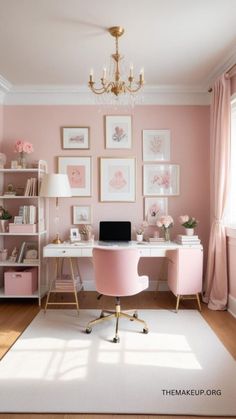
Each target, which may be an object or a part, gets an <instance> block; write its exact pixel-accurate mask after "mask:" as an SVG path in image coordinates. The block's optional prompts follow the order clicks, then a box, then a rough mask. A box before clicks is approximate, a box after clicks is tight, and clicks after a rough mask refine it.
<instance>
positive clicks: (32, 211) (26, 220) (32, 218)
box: [19, 205, 36, 224]
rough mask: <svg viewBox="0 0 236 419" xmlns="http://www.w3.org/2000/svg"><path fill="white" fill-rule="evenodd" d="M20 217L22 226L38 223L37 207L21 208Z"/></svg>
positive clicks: (27, 206)
mask: <svg viewBox="0 0 236 419" xmlns="http://www.w3.org/2000/svg"><path fill="white" fill-rule="evenodd" d="M19 217H21V219H22V224H35V223H36V206H35V205H24V206H20V208H19Z"/></svg>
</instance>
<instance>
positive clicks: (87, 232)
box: [79, 224, 92, 241]
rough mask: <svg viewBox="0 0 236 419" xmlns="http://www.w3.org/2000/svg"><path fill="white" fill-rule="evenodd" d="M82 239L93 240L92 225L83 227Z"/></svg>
mask: <svg viewBox="0 0 236 419" xmlns="http://www.w3.org/2000/svg"><path fill="white" fill-rule="evenodd" d="M79 231H80V235H81V239H82V240H84V241H90V240H92V227H91V225H88V224H86V225H82V226H81V227H80V229H79Z"/></svg>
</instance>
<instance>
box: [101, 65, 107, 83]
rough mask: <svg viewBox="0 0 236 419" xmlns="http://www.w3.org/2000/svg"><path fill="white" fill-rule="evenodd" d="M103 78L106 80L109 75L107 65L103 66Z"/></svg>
mask: <svg viewBox="0 0 236 419" xmlns="http://www.w3.org/2000/svg"><path fill="white" fill-rule="evenodd" d="M102 77H103V79H104V80H105V79H106V77H107V69H106V67H103V75H102Z"/></svg>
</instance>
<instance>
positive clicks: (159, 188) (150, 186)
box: [143, 164, 179, 196]
mask: <svg viewBox="0 0 236 419" xmlns="http://www.w3.org/2000/svg"><path fill="white" fill-rule="evenodd" d="M143 193H144V195H146V196H155V195H158V196H160V195H164V196H165V195H166V196H171V195H179V166H178V165H177V164H145V165H144V167H143Z"/></svg>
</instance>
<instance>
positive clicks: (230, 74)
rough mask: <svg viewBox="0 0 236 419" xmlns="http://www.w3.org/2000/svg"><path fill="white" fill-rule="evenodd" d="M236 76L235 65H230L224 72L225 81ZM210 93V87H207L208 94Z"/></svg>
mask: <svg viewBox="0 0 236 419" xmlns="http://www.w3.org/2000/svg"><path fill="white" fill-rule="evenodd" d="M235 74H236V64H234V65H232V67H230V68H229V69H228V70H227V71H226V72H225V77H226V78H227V79H231V77H233V76H234V75H235ZM211 92H212V87H209V89H208V93H211Z"/></svg>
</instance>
